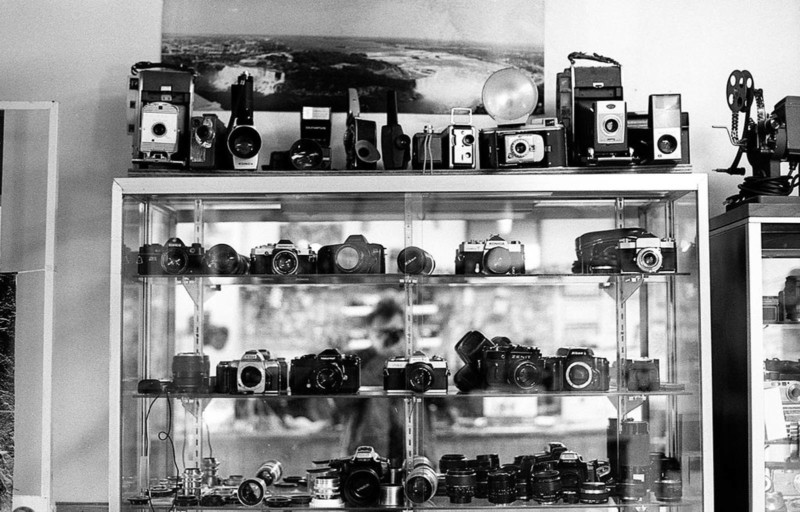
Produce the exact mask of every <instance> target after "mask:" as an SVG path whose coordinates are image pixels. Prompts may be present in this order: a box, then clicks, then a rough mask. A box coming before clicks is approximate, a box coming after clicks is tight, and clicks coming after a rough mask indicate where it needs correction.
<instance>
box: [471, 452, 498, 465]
mask: <svg viewBox="0 0 800 512" xmlns="http://www.w3.org/2000/svg"><path fill="white" fill-rule="evenodd" d="M475 459H476V460H477V461H478V466H487V467H490V468H498V467H500V456H499V455H498V454H496V453H487V454H483V455H478V456H477V457H475Z"/></svg>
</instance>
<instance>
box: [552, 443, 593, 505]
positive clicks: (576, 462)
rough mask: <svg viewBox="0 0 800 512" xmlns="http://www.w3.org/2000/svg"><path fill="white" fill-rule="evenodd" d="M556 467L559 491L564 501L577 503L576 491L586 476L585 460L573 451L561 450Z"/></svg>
mask: <svg viewBox="0 0 800 512" xmlns="http://www.w3.org/2000/svg"><path fill="white" fill-rule="evenodd" d="M556 469H557V470H558V472H559V473H560V475H561V492H562V496H563V497H564V499H565V501H568V502H571V503H577V501H578V491H579V490H580V488H581V484H582V483H583V482H585V481H586V479H587V477H588V469H587V465H586V462H584V461H583V459H582V458H581V456H580V455H578V454H577V453H576V452H573V451H569V450H567V451H565V452H561V454H560V455H559V456H558V463H557V464H556Z"/></svg>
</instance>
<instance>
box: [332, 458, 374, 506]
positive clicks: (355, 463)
mask: <svg viewBox="0 0 800 512" xmlns="http://www.w3.org/2000/svg"><path fill="white" fill-rule="evenodd" d="M330 464H331V467H332V468H335V469H337V470H338V472H339V481H340V485H339V488H340V489H341V493H342V498H343V499H344V501H345V504H346V505H349V506H355V507H367V506H375V505H377V504H378V501H379V499H380V495H381V484H382V483H384V482H385V480H386V477H387V474H388V473H389V464H388V463H387V461H386V460H385V459H382V458H381V457H380V456H379V455H378V453H377V452H376V451H375V450H374V449H373V448H372V447H371V446H359V447H358V448H356V451H355V453H354V454H353V456H352V457H350V458H345V459H338V460H334V461H331V463H330Z"/></svg>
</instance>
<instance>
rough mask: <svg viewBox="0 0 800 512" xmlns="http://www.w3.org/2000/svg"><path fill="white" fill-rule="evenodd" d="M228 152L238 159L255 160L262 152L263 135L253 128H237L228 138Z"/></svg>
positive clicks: (247, 126)
mask: <svg viewBox="0 0 800 512" xmlns="http://www.w3.org/2000/svg"><path fill="white" fill-rule="evenodd" d="M228 150H229V151H230V152H231V153H232V154H233V156H235V157H238V158H243V159H247V158H253V157H254V156H256V155H257V154H258V152H259V151H260V150H261V135H259V133H258V130H256V129H255V128H253V127H252V126H249V125H239V126H235V127H234V128H233V129H232V130H231V133H230V136H229V137H228Z"/></svg>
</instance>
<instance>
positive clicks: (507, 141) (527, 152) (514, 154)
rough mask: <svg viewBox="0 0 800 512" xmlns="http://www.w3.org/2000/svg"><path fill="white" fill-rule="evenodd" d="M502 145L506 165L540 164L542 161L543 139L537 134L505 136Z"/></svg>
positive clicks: (524, 133)
mask: <svg viewBox="0 0 800 512" xmlns="http://www.w3.org/2000/svg"><path fill="white" fill-rule="evenodd" d="M503 143H504V146H505V155H506V163H507V164H524V163H529V162H531V163H532V162H541V161H542V159H544V139H542V136H541V135H539V134H538V133H526V132H520V133H516V134H514V135H507V136H506V137H505V138H504V139H503Z"/></svg>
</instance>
